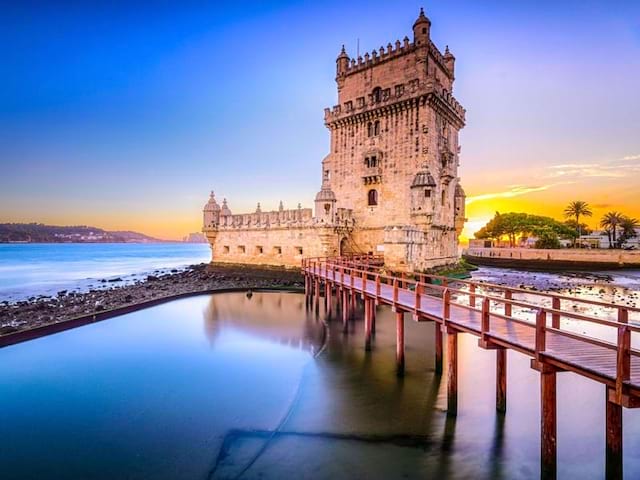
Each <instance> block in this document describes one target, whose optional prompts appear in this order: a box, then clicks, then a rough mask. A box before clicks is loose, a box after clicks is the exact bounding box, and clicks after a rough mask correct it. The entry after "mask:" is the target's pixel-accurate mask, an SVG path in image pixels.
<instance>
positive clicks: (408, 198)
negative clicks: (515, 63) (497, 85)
mask: <svg viewBox="0 0 640 480" xmlns="http://www.w3.org/2000/svg"><path fill="white" fill-rule="evenodd" d="M430 31H431V21H430V20H429V19H428V18H427V17H426V16H425V14H424V12H423V11H422V10H421V11H420V15H419V16H418V18H417V20H416V21H415V23H414V24H413V41H410V40H409V38H407V37H405V38H404V40H403V41H402V42H400V41H396V42H395V43H394V44H393V45H392V44H391V43H388V44H387V46H386V47H380V48H379V49H378V50H373V51H372V52H371V53H365V54H364V56H363V57H362V56H361V57H358V58H350V57H349V55H348V54H347V51H346V50H345V48H344V46H343V48H342V50H341V52H340V54H339V55H338V58H337V60H336V83H337V87H338V104H337V105H336V106H334V107H333V108H332V109H325V125H326V126H327V128H328V129H329V131H330V133H331V142H330V145H331V151H330V154H329V155H328V156H327V157H326V158H325V159H324V161H323V185H324V182H325V181H326V182H328V181H329V179H331V180H330V184H331V192H332V193H333V194H334V195H335V198H336V204H335V208H336V209H339V208H346V209H350V210H352V211H353V218H354V221H355V228H354V230H353V232H352V234H351V235H352V239H351V240H352V242H353V244H354V245H356V246H357V248H358V249H359V250H360V251H362V252H374V253H383V254H384V256H385V262H386V263H387V264H388V265H389V266H391V267H392V268H397V269H402V270H405V269H406V270H423V269H427V268H431V267H434V266H438V265H443V264H447V263H453V262H455V261H456V260H457V255H458V253H457V245H458V240H457V239H458V235H459V233H460V231H461V229H462V226H463V224H464V190H463V189H462V188H461V187H460V185H459V179H458V176H457V171H458V162H459V157H458V156H459V152H460V148H459V145H458V132H459V131H460V129H461V128H463V127H464V122H465V110H464V108H462V106H461V105H460V104H459V103H458V102H457V101H456V100H455V98H454V97H453V94H452V92H453V83H454V73H455V72H454V66H455V58H454V56H453V55H452V54H451V52H450V51H449V49H448V48H446V49H445V53H444V54H442V53H441V52H440V50H439V49H438V48H437V47H436V46H435V45H434V44H433V42H432V41H431V38H430ZM316 215H318V212H316Z"/></svg>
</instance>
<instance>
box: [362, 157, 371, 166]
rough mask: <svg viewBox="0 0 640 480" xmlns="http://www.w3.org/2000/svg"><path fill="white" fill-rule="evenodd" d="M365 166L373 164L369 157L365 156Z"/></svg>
mask: <svg viewBox="0 0 640 480" xmlns="http://www.w3.org/2000/svg"><path fill="white" fill-rule="evenodd" d="M364 166H365V167H367V168H369V167H370V166H371V164H370V163H369V157H365V159H364Z"/></svg>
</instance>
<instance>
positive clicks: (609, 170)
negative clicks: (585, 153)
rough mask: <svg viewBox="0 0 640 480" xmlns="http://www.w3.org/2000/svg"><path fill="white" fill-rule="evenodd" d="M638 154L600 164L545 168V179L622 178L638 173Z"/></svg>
mask: <svg viewBox="0 0 640 480" xmlns="http://www.w3.org/2000/svg"><path fill="white" fill-rule="evenodd" d="M637 160H640V154H639V155H627V156H625V157H622V158H619V159H617V160H611V161H608V162H601V163H567V164H561V165H551V166H549V167H547V171H548V173H547V175H546V178H624V177H628V176H629V174H635V173H640V162H638V161H637Z"/></svg>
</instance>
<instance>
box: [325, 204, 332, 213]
mask: <svg viewBox="0 0 640 480" xmlns="http://www.w3.org/2000/svg"><path fill="white" fill-rule="evenodd" d="M330 211H331V204H330V203H325V204H324V213H326V214H328V213H329V212H330Z"/></svg>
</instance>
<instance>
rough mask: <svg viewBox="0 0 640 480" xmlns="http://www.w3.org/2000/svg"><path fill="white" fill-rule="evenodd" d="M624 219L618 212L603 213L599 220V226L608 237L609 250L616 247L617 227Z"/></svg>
mask: <svg viewBox="0 0 640 480" xmlns="http://www.w3.org/2000/svg"><path fill="white" fill-rule="evenodd" d="M624 218H625V217H624V215H622V214H621V213H620V212H615V211H614V212H607V213H605V214H604V216H603V217H602V220H600V226H601V227H602V228H604V229H605V231H606V232H607V236H608V237H609V248H615V247H616V246H617V243H618V241H617V235H618V227H619V226H620V224H621V223H622V221H623V220H624ZM612 240H613V242H612Z"/></svg>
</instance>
